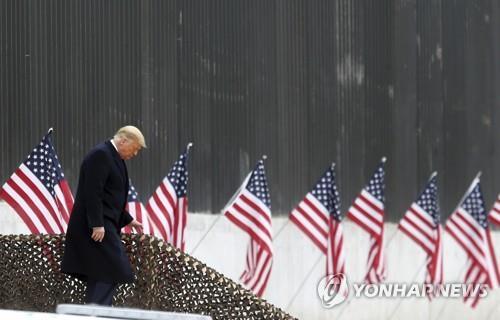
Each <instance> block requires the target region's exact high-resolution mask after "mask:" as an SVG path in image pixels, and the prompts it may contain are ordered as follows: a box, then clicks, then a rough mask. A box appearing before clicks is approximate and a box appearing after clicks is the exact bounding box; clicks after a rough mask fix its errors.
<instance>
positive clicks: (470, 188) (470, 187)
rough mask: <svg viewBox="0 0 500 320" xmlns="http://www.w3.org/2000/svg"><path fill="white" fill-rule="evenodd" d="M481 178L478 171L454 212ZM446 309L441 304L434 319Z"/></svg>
mask: <svg viewBox="0 0 500 320" xmlns="http://www.w3.org/2000/svg"><path fill="white" fill-rule="evenodd" d="M480 177H481V171H479V172H478V173H477V175H476V177H475V178H474V180H472V182H471V184H470V186H469V188H468V189H467V191H466V192H465V194H464V195H463V196H462V199H460V202H459V203H458V205H457V207H456V208H455V210H454V211H453V212H455V211H457V210H458V208H459V207H460V205H461V204H462V202H464V200H465V198H466V197H467V196H468V195H469V193H471V191H472V189H474V186H475V185H476V183H477V182H478V181H479V178H480ZM452 214H453V213H452ZM466 267H467V262H466V263H465V264H464V266H463V267H462V270H461V271H460V274H459V278H462V275H463V273H464V271H465V268H466ZM445 309H446V304H443V306H442V307H441V309H440V310H439V313H438V315H437V317H436V319H439V317H440V316H441V314H442V313H443V311H444V310H445Z"/></svg>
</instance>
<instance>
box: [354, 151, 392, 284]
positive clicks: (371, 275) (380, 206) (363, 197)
mask: <svg viewBox="0 0 500 320" xmlns="http://www.w3.org/2000/svg"><path fill="white" fill-rule="evenodd" d="M384 163H385V158H383V159H382V161H381V163H380V165H379V166H378V167H377V169H376V170H375V173H374V174H373V176H372V178H371V179H370V181H369V182H368V185H367V186H365V187H364V188H363V189H362V190H361V193H360V194H359V195H358V197H357V198H356V200H354V203H353V205H352V206H351V208H349V211H348V212H347V216H348V217H349V219H351V220H352V221H353V222H354V223H356V224H357V225H358V226H360V227H361V228H363V229H364V230H365V231H366V232H368V234H369V235H370V251H369V253H368V271H367V273H366V276H365V281H366V282H368V283H378V282H381V281H383V280H384V279H385V260H384V252H383V250H384V202H385V198H384V188H385V185H384V175H385V172H384Z"/></svg>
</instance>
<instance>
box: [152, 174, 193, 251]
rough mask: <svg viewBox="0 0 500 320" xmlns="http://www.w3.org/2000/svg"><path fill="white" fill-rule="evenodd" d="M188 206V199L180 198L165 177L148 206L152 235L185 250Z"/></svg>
mask: <svg viewBox="0 0 500 320" xmlns="http://www.w3.org/2000/svg"><path fill="white" fill-rule="evenodd" d="M187 205H188V201H187V199H186V197H181V198H178V197H177V194H176V192H175V189H174V187H173V186H172V184H171V183H170V181H169V180H168V178H167V177H165V178H164V179H163V181H162V183H161V184H160V186H158V188H156V191H155V192H154V193H153V195H152V196H151V198H150V199H149V201H148V203H147V205H146V210H147V213H148V217H149V221H150V223H151V230H150V234H152V235H155V236H157V237H159V238H162V239H164V240H165V241H167V242H169V243H171V244H172V245H174V246H175V247H177V248H179V249H181V250H184V247H185V240H184V232H185V228H186V224H187Z"/></svg>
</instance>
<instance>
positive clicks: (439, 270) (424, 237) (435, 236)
mask: <svg viewBox="0 0 500 320" xmlns="http://www.w3.org/2000/svg"><path fill="white" fill-rule="evenodd" d="M398 228H399V230H401V231H402V232H403V233H404V234H405V235H407V236H408V237H410V238H411V239H412V240H413V241H415V242H416V243H417V245H418V246H420V247H421V248H422V249H423V250H424V251H425V252H426V254H427V275H426V280H425V282H426V283H428V284H434V285H438V284H442V283H443V244H442V230H443V228H442V227H441V225H437V226H435V223H434V221H433V220H432V217H431V216H430V215H429V214H428V213H427V212H426V211H425V210H423V209H422V208H421V207H420V206H419V205H418V204H417V203H415V202H414V203H413V204H412V205H411V207H410V209H409V210H408V211H407V212H406V213H405V215H404V217H403V219H402V220H401V222H400V223H399V225H398Z"/></svg>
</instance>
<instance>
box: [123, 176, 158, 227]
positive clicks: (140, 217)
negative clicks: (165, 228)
mask: <svg viewBox="0 0 500 320" xmlns="http://www.w3.org/2000/svg"><path fill="white" fill-rule="evenodd" d="M128 185H129V188H128V196H127V206H126V208H125V210H127V212H128V213H129V214H130V215H131V216H132V217H133V218H134V219H136V220H137V221H139V222H140V223H142V230H143V232H144V233H145V234H150V233H151V228H150V226H149V224H150V222H149V217H148V215H147V211H146V208H145V207H144V205H143V204H142V202H141V201H140V200H139V195H138V193H137V191H136V189H135V187H134V186H133V185H132V181H129V184H128ZM122 230H123V232H124V233H134V232H135V230H132V228H131V227H129V226H125V227H123V229H122Z"/></svg>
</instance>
